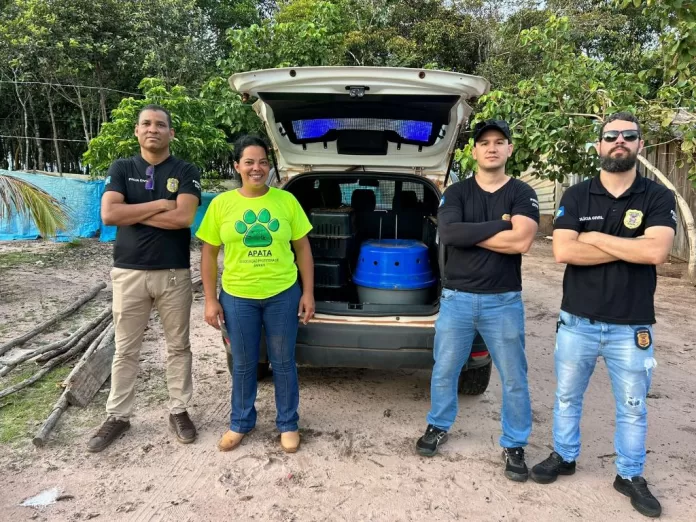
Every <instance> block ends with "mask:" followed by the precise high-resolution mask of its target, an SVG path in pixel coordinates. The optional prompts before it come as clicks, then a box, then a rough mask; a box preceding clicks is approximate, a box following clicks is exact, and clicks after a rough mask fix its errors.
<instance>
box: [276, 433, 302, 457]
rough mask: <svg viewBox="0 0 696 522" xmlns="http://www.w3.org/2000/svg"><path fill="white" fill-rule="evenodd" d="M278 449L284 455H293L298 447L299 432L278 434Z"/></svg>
mask: <svg viewBox="0 0 696 522" xmlns="http://www.w3.org/2000/svg"><path fill="white" fill-rule="evenodd" d="M280 447H281V448H283V451H284V452H285V453H295V452H296V451H297V448H299V447H300V432H299V431H286V432H284V433H281V434H280Z"/></svg>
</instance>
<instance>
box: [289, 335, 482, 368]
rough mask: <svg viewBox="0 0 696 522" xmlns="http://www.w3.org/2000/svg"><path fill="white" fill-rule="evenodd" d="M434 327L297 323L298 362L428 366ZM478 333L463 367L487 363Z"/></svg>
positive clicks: (327, 365) (365, 365) (410, 366)
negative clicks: (470, 354) (470, 353)
mask: <svg viewBox="0 0 696 522" xmlns="http://www.w3.org/2000/svg"><path fill="white" fill-rule="evenodd" d="M434 338H435V328H433V327H404V326H383V325H369V324H356V323H352V324H340V323H309V324H307V325H302V324H300V328H299V330H298V332H297V344H296V352H295V353H296V355H295V357H296V360H297V362H298V364H309V365H312V366H319V367H353V368H373V369H384V370H392V369H397V368H413V369H419V368H427V369H429V368H432V366H433V342H434ZM490 360H491V359H490V355H489V354H488V350H487V348H486V345H485V344H484V343H483V340H482V339H481V337H480V336H477V337H476V339H475V340H474V345H473V347H472V356H471V357H470V358H469V361H468V363H467V366H466V368H465V369H474V368H480V367H482V366H485V365H487V364H488V363H489V362H490Z"/></svg>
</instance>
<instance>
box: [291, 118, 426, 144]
mask: <svg viewBox="0 0 696 522" xmlns="http://www.w3.org/2000/svg"><path fill="white" fill-rule="evenodd" d="M292 129H293V130H294V131H295V136H297V139H299V140H312V139H319V138H321V137H323V136H325V135H326V134H328V133H329V132H330V131H332V130H375V131H394V132H396V133H397V134H398V135H399V136H400V137H401V138H403V139H404V141H421V142H423V143H427V142H428V140H429V139H430V135H431V134H432V131H433V124H432V122H430V121H416V120H380V119H372V118H330V119H315V120H295V121H293V122H292Z"/></svg>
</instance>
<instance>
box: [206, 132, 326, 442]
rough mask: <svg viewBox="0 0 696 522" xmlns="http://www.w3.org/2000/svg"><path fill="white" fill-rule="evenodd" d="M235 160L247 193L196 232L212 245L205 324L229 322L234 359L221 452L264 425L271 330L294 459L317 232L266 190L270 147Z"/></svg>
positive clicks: (239, 145) (248, 149) (246, 147)
mask: <svg viewBox="0 0 696 522" xmlns="http://www.w3.org/2000/svg"><path fill="white" fill-rule="evenodd" d="M234 161H235V162H234V168H235V169H236V170H237V172H239V174H240V175H241V178H242V186H241V188H239V189H237V190H231V191H229V192H225V193H224V194H220V195H219V196H217V197H216V198H215V199H213V200H212V201H211V203H210V207H208V210H207V211H206V213H205V217H204V218H203V221H202V223H201V226H200V228H199V229H198V232H197V233H196V235H197V236H198V238H199V239H201V240H202V241H203V242H204V243H203V249H202V252H201V277H202V280H203V289H204V292H205V321H206V322H207V323H208V324H210V325H211V326H214V327H215V328H217V329H220V326H221V323H224V326H225V328H226V329H227V332H228V334H229V338H230V344H231V350H232V359H233V369H232V374H233V375H232V413H231V415H230V429H229V431H227V433H225V434H224V435H223V437H222V438H221V439H220V441H219V442H218V448H219V449H220V450H221V451H229V450H232V449H234V448H236V447H237V446H238V445H239V444H240V443H241V442H242V439H243V438H244V435H245V434H247V433H249V432H250V431H251V430H252V429H254V426H255V425H256V408H255V407H254V402H255V400H256V389H257V382H256V369H257V366H258V363H259V343H260V341H261V327H262V326H263V328H264V330H265V332H266V344H267V349H268V357H269V360H270V362H271V367H272V368H273V381H274V385H275V399H276V409H277V416H276V426H277V427H278V430H279V431H280V444H281V446H282V448H283V450H284V451H286V452H289V453H292V452H295V451H297V448H298V447H299V445H300V435H299V433H298V431H297V430H298V427H297V422H298V419H299V416H298V414H297V407H298V405H299V400H300V392H299V385H298V382H297V366H296V364H295V341H296V338H297V327H298V322H299V319H298V318H299V317H302V322H303V323H304V324H307V322H308V321H309V320H310V319H311V318H312V316H313V315H314V262H313V260H312V251H311V248H310V246H309V239H308V238H307V234H308V232H309V231H310V230H311V229H312V225H311V224H310V223H309V220H308V219H307V216H306V215H305V213H304V211H303V210H302V207H301V206H300V204H299V203H298V202H297V200H296V199H295V196H293V195H292V194H290V193H289V192H286V191H283V190H279V189H276V188H271V187H268V186H267V185H266V180H267V179H268V175H269V170H270V166H269V162H268V147H267V145H266V143H265V142H264V141H263V140H261V139H260V138H257V137H254V136H244V137H242V138H240V139H239V140H237V142H236V143H235V145H234ZM223 245H224V247H225V248H224V252H225V254H224V256H225V257H224V260H225V261H224V263H225V264H224V269H223V272H222V290H221V292H220V297H219V299H218V298H217V297H216V290H217V273H218V271H217V258H218V253H219V251H220V247H221V246H223ZM291 245H292V247H293V248H294V250H295V253H296V254H297V264H295V256H294V255H293V253H292V250H291V248H290V247H291ZM298 267H299V271H300V275H301V277H302V290H300V286H299V284H298V281H297V270H298Z"/></svg>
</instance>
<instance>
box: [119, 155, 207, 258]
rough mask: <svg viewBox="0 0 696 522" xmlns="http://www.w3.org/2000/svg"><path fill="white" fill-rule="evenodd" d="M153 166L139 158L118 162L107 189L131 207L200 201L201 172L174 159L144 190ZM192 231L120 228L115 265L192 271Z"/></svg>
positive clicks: (159, 167)
mask: <svg viewBox="0 0 696 522" xmlns="http://www.w3.org/2000/svg"><path fill="white" fill-rule="evenodd" d="M149 166H150V164H149V163H148V162H147V161H145V160H144V159H143V158H142V157H141V156H140V155H138V156H133V157H132V158H127V159H119V160H116V161H115V162H114V163H113V165H111V167H110V168H109V172H108V174H107V178H106V188H105V190H112V191H114V192H119V193H120V194H123V196H124V197H125V202H126V203H129V204H137V203H147V202H150V201H156V200H158V199H171V200H176V197H177V196H178V195H179V194H193V195H194V196H196V197H197V198H198V200H199V203H200V199H201V184H200V175H199V173H198V169H197V168H196V167H194V166H193V165H191V164H190V163H186V162H185V161H182V160H180V159H177V158H175V157H174V156H169V157H168V158H167V159H166V160H164V161H163V162H162V163H160V164H159V165H156V166H155V175H154V179H155V186H154V189H153V190H146V189H145V182H146V181H147V175H146V174H145V171H146V170H147V168H148V167H149ZM190 245H191V229H189V228H181V229H178V230H164V229H162V228H157V227H151V226H148V225H143V224H140V223H136V224H135V225H129V226H119V227H118V230H117V232H116V244H115V245H114V266H115V267H116V268H130V269H133V270H163V269H171V268H190V266H191V256H190V253H189V248H190Z"/></svg>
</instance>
